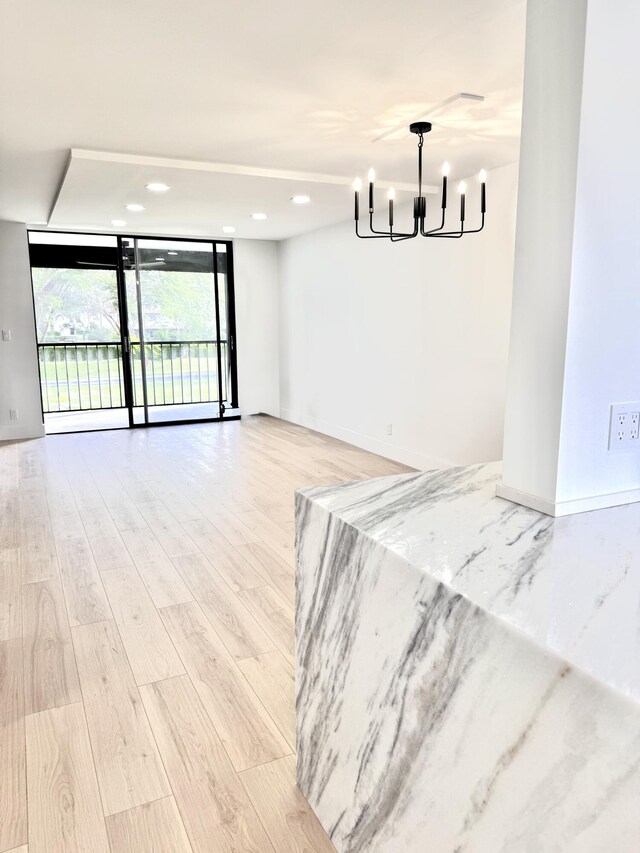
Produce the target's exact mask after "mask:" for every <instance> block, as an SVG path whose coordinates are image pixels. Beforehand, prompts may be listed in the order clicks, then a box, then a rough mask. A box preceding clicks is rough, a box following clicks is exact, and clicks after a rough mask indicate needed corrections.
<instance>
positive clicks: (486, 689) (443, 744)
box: [296, 465, 640, 853]
mask: <svg viewBox="0 0 640 853" xmlns="http://www.w3.org/2000/svg"><path fill="white" fill-rule="evenodd" d="M499 476H500V468H499V465H479V466H471V467H463V468H452V469H447V470H438V471H432V472H426V473H419V474H407V475H400V476H395V477H385V478H381V479H378V480H369V481H365V482H357V483H350V484H346V485H345V484H343V485H339V486H323V487H319V488H316V489H308V490H304V491H303V492H300V493H298V495H297V502H296V529H297V609H296V639H297V672H296V677H297V697H296V712H297V741H298V784H299V786H300V788H301V790H302V792H303V793H304V794H305V796H306V797H307V799H308V800H309V802H310V804H311V806H312V807H313V809H314V810H315V812H316V814H317V815H318V817H319V819H320V821H321V823H322V825H323V826H324V827H325V829H326V830H327V832H328V833H329V835H330V837H331V839H332V841H333V843H334V845H335V847H336V849H337V850H338V851H339V853H356V851H358V853H360V852H362V853H405V851H406V852H407V853H414V851H415V853H463V852H464V853H529V851H531V853H534V851H535V853H547V851H549V853H551V851H553V853H556V851H557V853H574V851H575V853H600V852H601V851H605V850H606V851H616V853H632V851H633V853H637V851H638V850H640V547H639V544H640V505H639V504H631V505H628V506H622V507H617V508H615V509H608V510H600V511H598V512H591V513H584V514H581V515H574V516H569V517H565V518H560V519H552V518H550V517H548V516H545V515H543V514H541V513H538V512H536V511H535V510H531V509H527V508H525V507H521V506H518V505H516V504H512V503H510V502H508V501H506V500H503V499H501V498H498V497H496V496H495V492H496V485H497V483H498V480H499Z"/></svg>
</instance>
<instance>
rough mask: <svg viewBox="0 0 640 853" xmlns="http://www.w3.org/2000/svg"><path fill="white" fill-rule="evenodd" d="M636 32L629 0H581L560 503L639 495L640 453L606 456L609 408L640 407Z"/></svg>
mask: <svg viewBox="0 0 640 853" xmlns="http://www.w3.org/2000/svg"><path fill="white" fill-rule="evenodd" d="M638 32H640V4H638V2H637V0H618V2H617V3H616V4H615V14H614V12H613V7H612V5H611V3H609V2H606V0H589V3H588V9H587V27H586V43H585V53H584V77H583V83H582V112H581V123H580V151H579V156H578V171H577V193H576V217H575V224H574V234H573V264H572V281H571V297H570V302H569V333H568V336H567V353H566V363H565V377H564V399H563V406H562V432H561V439H560V454H559V466H558V486H557V501H559V502H564V501H571V500H578V499H583V498H585V496H592V495H605V494H608V495H612V500H611V501H610V503H616V502H618V499H617V498H616V497H615V495H616V494H617V493H620V492H627V491H630V490H638V489H640V453H609V452H608V450H607V442H608V433H609V411H610V404H611V403H615V402H626V401H632V400H636V401H638V400H640V243H639V239H638V235H639V234H640V208H639V206H638V205H639V198H640V178H639V177H638V172H637V169H636V164H637V159H638V138H639V137H640V111H639V110H638V106H637V99H638V93H637V88H638V86H637V84H638V79H639V75H640V58H639V56H638ZM614 210H615V213H614ZM635 500H640V492H637V491H636V494H635Z"/></svg>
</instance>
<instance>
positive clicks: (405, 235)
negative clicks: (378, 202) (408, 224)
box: [369, 213, 415, 237]
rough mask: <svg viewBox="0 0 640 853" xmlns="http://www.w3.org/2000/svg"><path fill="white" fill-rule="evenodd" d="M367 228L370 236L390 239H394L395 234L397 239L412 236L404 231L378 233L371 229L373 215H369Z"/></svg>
mask: <svg viewBox="0 0 640 853" xmlns="http://www.w3.org/2000/svg"><path fill="white" fill-rule="evenodd" d="M369 228H370V229H371V233H372V234H379V235H381V236H382V237H391V236H394V237H395V236H396V234H397V235H398V237H411V236H413V235H411V234H408V233H407V232H406V231H391V230H389V231H378V230H377V229H376V228H374V227H373V213H370V214H369ZM414 231H415V228H414Z"/></svg>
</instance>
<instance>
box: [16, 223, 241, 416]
mask: <svg viewBox="0 0 640 853" xmlns="http://www.w3.org/2000/svg"><path fill="white" fill-rule="evenodd" d="M56 236H57V237H58V238H59V240H60V244H59V245H58V244H55V242H53V241H55V239H56ZM30 240H31V243H32V275H33V283H34V297H35V307H36V320H37V323H36V326H37V333H38V350H39V361H40V371H41V391H42V401H43V414H44V416H45V423H46V424H47V431H51V432H53V431H60V430H63V431H64V430H65V429H71V430H74V431H75V430H82V429H96V428H108V427H113V426H135V425H149V424H160V423H176V422H185V421H194V420H211V419H220V418H223V417H227V418H228V417H234V416H238V415H239V411H238V402H237V397H238V392H237V372H236V365H235V316H234V294H233V271H232V257H231V244H230V243H214V242H210V241H191V240H168V239H160V238H141V237H140V238H138V237H135V238H134V237H103V236H102V235H94V236H87V235H73V234H64V235H53V234H49V233H47V234H46V236H44V235H43V236H38V234H37V232H32V236H31V238H30ZM40 241H46V242H44V243H42V242H40ZM87 243H88V244H89V245H88V246H87V245H86V244H87ZM54 422H55V423H54Z"/></svg>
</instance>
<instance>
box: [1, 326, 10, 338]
mask: <svg viewBox="0 0 640 853" xmlns="http://www.w3.org/2000/svg"><path fill="white" fill-rule="evenodd" d="M2 340H3V341H10V340H11V329H3V330H2Z"/></svg>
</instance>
